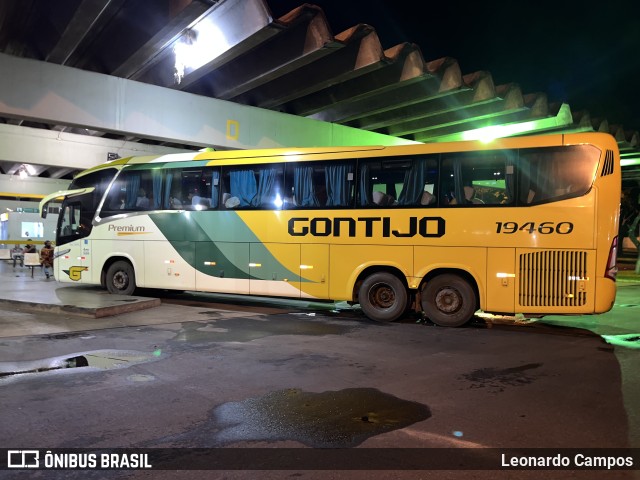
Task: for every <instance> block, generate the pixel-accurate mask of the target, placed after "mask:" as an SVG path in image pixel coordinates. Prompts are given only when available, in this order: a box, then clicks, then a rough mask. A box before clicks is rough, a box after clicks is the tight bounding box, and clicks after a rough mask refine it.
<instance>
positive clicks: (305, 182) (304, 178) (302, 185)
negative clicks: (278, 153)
mask: <svg viewBox="0 0 640 480" xmlns="http://www.w3.org/2000/svg"><path fill="white" fill-rule="evenodd" d="M293 199H294V201H295V203H296V205H297V206H299V207H317V206H318V203H319V202H318V198H317V197H316V191H315V187H314V185H313V167H307V166H298V167H295V168H294V169H293Z"/></svg>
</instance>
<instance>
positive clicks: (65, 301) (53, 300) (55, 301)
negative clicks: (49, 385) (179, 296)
mask: <svg viewBox="0 0 640 480" xmlns="http://www.w3.org/2000/svg"><path fill="white" fill-rule="evenodd" d="M160 304H161V301H160V299H159V298H148V297H137V296H125V295H111V294H110V293H109V292H107V291H106V290H104V289H102V288H100V287H96V286H89V285H88V286H83V285H69V284H63V283H60V282H57V281H56V280H55V279H54V278H53V277H51V278H49V279H47V278H46V277H45V275H44V271H43V270H42V268H41V267H34V270H33V275H32V272H31V267H21V266H20V265H19V264H18V265H16V267H15V268H13V261H12V260H3V261H0V306H6V307H16V308H20V309H22V310H29V311H42V312H51V313H65V314H70V315H77V316H83V317H90V318H102V317H108V316H113V315H119V314H122V313H128V312H134V311H138V310H144V309H148V308H153V307H157V306H159V305H160Z"/></svg>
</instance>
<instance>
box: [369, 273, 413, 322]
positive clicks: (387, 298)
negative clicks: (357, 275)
mask: <svg viewBox="0 0 640 480" xmlns="http://www.w3.org/2000/svg"><path fill="white" fill-rule="evenodd" d="M358 300H359V302H360V306H361V307H362V311H363V312H364V314H365V315H366V316H367V317H369V318H370V319H371V320H376V321H379V322H393V321H395V320H397V319H398V318H400V317H401V316H402V314H403V313H404V312H405V310H406V308H407V289H406V288H405V286H404V285H403V283H402V282H401V281H400V279H399V278H398V277H396V276H395V275H392V274H391V273H387V272H377V273H374V274H373V275H369V276H368V277H367V278H365V280H364V282H362V285H361V286H360V290H358Z"/></svg>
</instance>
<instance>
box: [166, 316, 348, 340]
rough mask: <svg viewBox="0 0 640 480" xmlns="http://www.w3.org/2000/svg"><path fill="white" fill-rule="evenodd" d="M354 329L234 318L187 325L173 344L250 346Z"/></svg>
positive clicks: (288, 320) (274, 319)
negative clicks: (287, 337)
mask: <svg viewBox="0 0 640 480" xmlns="http://www.w3.org/2000/svg"><path fill="white" fill-rule="evenodd" d="M353 328H354V325H338V324H331V323H327V322H322V321H313V320H308V319H301V320H298V319H292V318H291V317H285V316H282V317H279V316H275V315H272V316H269V317H268V318H266V317H259V318H232V319H228V320H223V321H215V322H206V323H204V322H189V323H184V324H183V326H182V329H181V330H180V332H178V334H177V335H176V336H175V338H174V340H177V341H181V342H189V343H200V342H250V341H251V340H256V339H258V338H263V337H269V336H272V335H312V336H322V335H342V334H345V333H348V332H350V331H351V330H352V329H353Z"/></svg>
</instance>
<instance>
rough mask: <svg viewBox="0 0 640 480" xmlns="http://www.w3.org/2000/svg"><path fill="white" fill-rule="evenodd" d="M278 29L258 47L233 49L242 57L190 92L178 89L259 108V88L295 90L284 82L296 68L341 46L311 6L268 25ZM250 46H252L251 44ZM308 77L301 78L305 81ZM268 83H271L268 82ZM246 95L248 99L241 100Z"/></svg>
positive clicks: (296, 10)
mask: <svg viewBox="0 0 640 480" xmlns="http://www.w3.org/2000/svg"><path fill="white" fill-rule="evenodd" d="M276 27H277V29H278V31H277V34H276V35H274V36H273V38H271V39H269V41H262V42H260V44H259V45H246V44H247V43H248V40H252V39H248V40H247V41H245V42H242V43H240V44H239V45H237V46H236V48H237V49H242V50H243V55H242V56H240V57H238V58H237V59H234V61H231V62H228V63H227V64H226V65H223V66H221V67H220V68H216V69H215V70H214V71H213V72H211V73H210V74H207V75H202V76H201V80H200V81H199V82H198V84H197V85H194V88H195V90H194V89H192V88H191V87H190V88H184V87H183V85H182V84H181V86H180V88H181V89H182V90H188V91H195V92H203V93H204V94H206V95H209V96H213V97H216V98H220V99H224V100H232V101H234V102H237V103H243V104H249V105H255V106H261V105H260V103H261V101H263V98H264V95H262V94H261V93H260V91H261V90H262V87H263V86H264V85H265V84H267V85H271V84H272V83H277V84H282V83H286V84H287V86H288V87H289V89H292V88H297V87H299V86H300V83H297V84H295V86H292V85H291V84H290V83H287V82H288V80H287V78H288V76H289V75H290V74H295V72H297V71H298V70H299V69H301V68H304V67H305V66H307V65H308V64H310V63H313V62H315V61H317V60H318V59H321V58H323V57H325V56H327V55H328V54H330V53H332V52H333V51H334V50H335V49H340V48H342V47H343V44H342V43H340V42H336V41H334V38H333V35H332V34H331V31H330V29H329V25H328V24H327V20H326V18H325V17H324V15H323V14H322V11H321V10H320V9H319V8H318V7H316V6H313V5H303V6H301V7H299V8H297V9H295V10H293V11H292V12H291V13H290V14H289V15H287V16H286V17H285V20H283V19H280V20H279V21H277V22H274V23H273V24H271V25H270V26H269V28H270V29H274V28H276ZM252 43H254V44H255V43H256V42H255V41H253V42H252ZM307 80H308V78H305V81H307ZM270 82H271V83H270ZM246 92H249V93H248V96H249V98H248V99H247V98H245V95H243V94H245V93H246Z"/></svg>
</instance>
